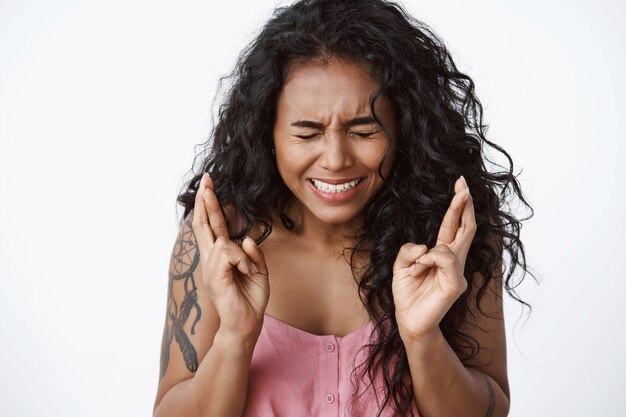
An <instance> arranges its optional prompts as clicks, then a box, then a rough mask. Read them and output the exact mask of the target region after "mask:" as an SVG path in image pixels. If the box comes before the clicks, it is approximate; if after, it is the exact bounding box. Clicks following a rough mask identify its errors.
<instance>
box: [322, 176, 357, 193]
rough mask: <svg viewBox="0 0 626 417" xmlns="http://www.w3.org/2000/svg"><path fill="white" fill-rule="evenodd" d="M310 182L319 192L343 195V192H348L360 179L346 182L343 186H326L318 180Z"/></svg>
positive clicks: (326, 184)
mask: <svg viewBox="0 0 626 417" xmlns="http://www.w3.org/2000/svg"><path fill="white" fill-rule="evenodd" d="M311 182H312V183H313V185H314V186H315V188H317V189H318V190H320V191H323V192H325V193H343V192H344V191H348V190H350V189H352V188H354V187H356V186H357V184H358V183H359V182H361V179H360V178H359V179H357V180H354V181H350V182H346V183H344V184H328V183H325V182H323V181H320V180H318V179H315V178H313V179H311Z"/></svg>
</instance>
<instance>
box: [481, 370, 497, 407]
mask: <svg viewBox="0 0 626 417" xmlns="http://www.w3.org/2000/svg"><path fill="white" fill-rule="evenodd" d="M483 378H485V382H486V383H487V389H488V390H489V406H488V407H487V412H486V413H485V417H493V409H494V408H496V394H495V393H494V392H493V385H491V381H489V378H488V377H487V375H485V374H483Z"/></svg>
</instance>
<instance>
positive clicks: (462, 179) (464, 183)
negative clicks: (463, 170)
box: [459, 175, 469, 189]
mask: <svg viewBox="0 0 626 417" xmlns="http://www.w3.org/2000/svg"><path fill="white" fill-rule="evenodd" d="M459 178H460V179H461V182H462V183H463V185H464V186H465V188H467V189H469V187H468V186H467V181H465V177H464V176H463V175H461V176H460V177H459Z"/></svg>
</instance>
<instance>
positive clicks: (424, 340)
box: [398, 326, 447, 353]
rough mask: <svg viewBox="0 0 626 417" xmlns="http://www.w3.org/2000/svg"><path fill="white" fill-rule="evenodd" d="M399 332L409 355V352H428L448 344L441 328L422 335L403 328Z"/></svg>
mask: <svg viewBox="0 0 626 417" xmlns="http://www.w3.org/2000/svg"><path fill="white" fill-rule="evenodd" d="M398 332H399V333H400V339H402V342H403V343H404V346H405V349H406V351H407V353H408V352H409V351H412V352H415V353H419V352H420V351H422V352H428V351H430V350H432V349H436V348H438V347H440V346H441V345H442V344H443V343H447V341H446V339H445V337H444V336H443V333H442V332H441V329H440V328H439V326H437V327H436V328H434V329H431V330H428V331H425V332H420V333H413V332H410V331H407V330H404V329H401V328H398Z"/></svg>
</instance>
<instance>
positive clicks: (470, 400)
mask: <svg viewBox="0 0 626 417" xmlns="http://www.w3.org/2000/svg"><path fill="white" fill-rule="evenodd" d="M404 345H405V348H406V352H407V356H408V360H409V368H410V371H411V380H412V382H413V394H414V396H415V403H416V405H417V408H418V409H419V411H420V413H421V415H422V417H506V416H507V415H508V412H509V400H508V398H507V397H506V395H505V393H504V391H503V390H502V388H501V387H500V386H499V385H498V384H497V383H496V382H495V381H494V380H493V379H492V378H490V377H489V376H488V375H486V374H484V373H482V372H480V371H478V370H475V369H472V368H467V367H465V366H464V365H463V363H462V362H461V361H460V359H459V358H458V356H457V355H456V353H455V352H454V351H453V350H452V348H451V347H450V345H449V344H448V342H447V341H446V339H445V338H444V337H443V334H441V332H437V333H436V334H434V335H432V337H430V338H428V339H427V340H420V341H414V340H405V341H404Z"/></svg>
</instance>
